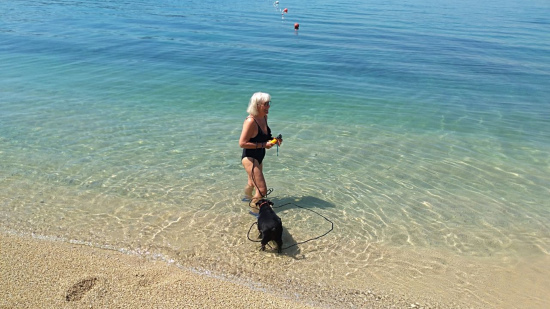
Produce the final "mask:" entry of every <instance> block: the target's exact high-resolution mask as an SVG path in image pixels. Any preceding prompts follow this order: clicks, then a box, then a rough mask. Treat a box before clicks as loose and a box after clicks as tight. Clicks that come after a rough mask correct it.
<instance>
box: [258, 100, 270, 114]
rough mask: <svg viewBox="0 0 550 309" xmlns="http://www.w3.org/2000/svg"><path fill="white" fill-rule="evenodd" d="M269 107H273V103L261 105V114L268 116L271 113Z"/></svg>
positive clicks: (268, 102)
mask: <svg viewBox="0 0 550 309" xmlns="http://www.w3.org/2000/svg"><path fill="white" fill-rule="evenodd" d="M269 107H271V101H267V102H264V103H261V104H260V106H259V110H260V112H261V113H263V114H266V115H267V114H268V113H269Z"/></svg>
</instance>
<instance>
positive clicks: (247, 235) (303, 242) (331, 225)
mask: <svg viewBox="0 0 550 309" xmlns="http://www.w3.org/2000/svg"><path fill="white" fill-rule="evenodd" d="M287 205H294V206H296V207H299V208H302V209H305V210H309V211H311V212H313V213H314V214H316V215H318V216H319V217H321V218H323V219H325V220H326V221H328V222H329V223H330V229H329V230H328V231H327V232H325V233H324V234H323V235H320V236H317V237H313V238H310V239H308V240H304V241H301V242H297V243H295V244H292V245H290V246H287V247H284V248H281V250H286V249H288V248H292V247H294V246H297V245H302V244H305V243H307V242H310V241H312V240H316V239H319V238H322V237H325V236H326V235H327V234H328V233H330V232H332V230H333V229H334V223H333V222H332V221H330V220H329V219H328V218H327V217H325V216H323V215H322V214H320V213H318V212H316V211H315V210H311V209H308V208H305V207H302V206H300V205H297V204H294V203H286V204H283V205H280V206H277V207H273V208H280V207H284V206H287ZM254 225H258V222H254V223H252V225H251V226H250V228H249V229H248V233H247V234H246V237H247V238H248V240H250V241H253V242H261V240H253V239H251V238H250V231H252V227H253V226H254Z"/></svg>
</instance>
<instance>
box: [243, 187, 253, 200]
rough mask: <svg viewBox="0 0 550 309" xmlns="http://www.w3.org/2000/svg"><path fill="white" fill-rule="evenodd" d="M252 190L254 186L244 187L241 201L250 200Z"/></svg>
mask: <svg viewBox="0 0 550 309" xmlns="http://www.w3.org/2000/svg"><path fill="white" fill-rule="evenodd" d="M252 191H254V186H246V187H244V196H243V199H242V201H243V202H250V201H251V200H252Z"/></svg>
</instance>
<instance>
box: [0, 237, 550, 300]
mask: <svg viewBox="0 0 550 309" xmlns="http://www.w3.org/2000/svg"><path fill="white" fill-rule="evenodd" d="M549 261H550V257H546V258H542V259H536V260H533V261H531V262H532V263H527V264H523V265H516V269H515V270H514V271H510V270H508V271H504V272H500V273H499V274H494V276H491V278H490V281H488V282H486V284H487V286H486V287H485V292H484V293H481V294H480V295H477V296H476V294H477V293H474V294H472V295H466V297H464V298H463V297H459V298H456V295H455V296H451V295H434V294H433V293H432V294H431V295H430V293H429V291H423V292H422V291H419V290H416V291H414V289H411V290H409V289H404V290H399V289H398V290H393V291H392V290H390V291H389V293H385V292H381V291H376V290H372V291H371V290H370V289H369V290H368V291H367V290H362V289H354V288H353V287H348V288H342V287H338V286H337V285H326V286H325V285H319V284H313V285H309V284H308V283H307V282H303V281H302V282H294V280H286V282H279V283H278V284H275V285H267V286H266V285H265V284H263V283H261V282H260V281H258V282H256V281H254V279H246V278H241V277H235V278H232V277H231V276H229V277H227V276H224V275H217V274H216V273H214V272H210V271H208V270H205V271H203V270H195V269H193V268H186V267H182V266H179V265H177V264H174V263H170V262H167V261H164V260H155V259H150V258H147V257H143V256H140V255H133V254H127V253H124V252H119V251H115V250H112V249H108V248H98V247H93V246H91V245H88V244H85V243H83V244H76V243H72V242H67V241H66V240H61V239H59V240H58V239H48V238H44V237H40V235H38V236H36V235H33V236H31V235H20V234H14V233H10V232H8V231H0V278H1V279H2V280H0V295H2V297H1V298H0V308H112V307H116V308H153V307H154V308H228V307H231V308H249V307H259V308H373V309H376V308H522V307H523V306H524V305H529V306H530V308H545V304H547V303H548V301H550V296H549V295H548V294H546V292H545V291H547V289H546V288H545V287H546V286H547V285H548V284H550V279H548V278H546V277H545V276H542V277H541V275H540V272H541V271H542V270H543V269H545V268H546V266H547V265H548V262H549ZM471 266H473V265H471ZM475 267H482V264H477V265H476V266H475ZM543 272H547V271H543ZM247 280H250V281H247ZM364 280H367V281H370V280H369V278H365V279H364ZM388 280H390V281H389V282H390V283H391V280H392V279H390V278H388ZM291 281H292V282H291ZM379 283H381V282H379ZM371 286H372V287H374V288H381V287H382V286H381V285H377V284H374V285H371ZM504 290H508V293H507V294H503V291H504ZM472 292H473V291H472ZM482 295H484V296H482ZM479 297H481V299H480V298H479ZM497 299H498V300H497Z"/></svg>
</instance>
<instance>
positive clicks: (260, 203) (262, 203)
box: [256, 199, 273, 209]
mask: <svg viewBox="0 0 550 309" xmlns="http://www.w3.org/2000/svg"><path fill="white" fill-rule="evenodd" d="M265 205H269V206H273V202H272V201H270V200H268V199H261V200H259V201H257V202H256V207H258V209H261V208H262V206H265Z"/></svg>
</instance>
